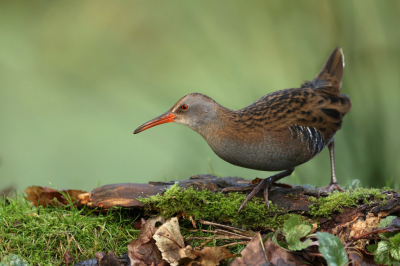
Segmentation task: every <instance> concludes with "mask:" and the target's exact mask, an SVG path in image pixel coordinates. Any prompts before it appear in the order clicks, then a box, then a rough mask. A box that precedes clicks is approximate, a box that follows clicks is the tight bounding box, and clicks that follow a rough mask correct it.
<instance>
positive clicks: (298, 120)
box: [233, 48, 351, 141]
mask: <svg viewBox="0 0 400 266" xmlns="http://www.w3.org/2000/svg"><path fill="white" fill-rule="evenodd" d="M343 65H344V58H343V54H342V51H341V49H340V48H336V49H335V50H334V51H333V52H332V53H331V55H330V56H329V58H328V60H327V61H326V62H325V64H324V66H323V67H322V70H321V72H320V73H319V74H318V75H317V76H316V77H315V78H314V80H313V81H311V82H305V83H304V84H303V85H302V87H301V88H297V89H286V90H281V91H276V92H273V93H270V94H267V95H265V96H263V97H261V98H260V99H258V100H257V101H256V102H254V103H253V104H251V105H249V106H247V107H245V108H243V109H241V110H238V111H237V112H235V116H234V117H233V119H234V121H235V122H237V123H236V125H237V126H238V127H240V128H241V129H242V130H253V129H254V128H260V127H261V128H263V129H264V130H281V129H283V128H288V127H292V126H295V125H297V126H301V127H309V128H315V129H316V130H318V131H319V132H321V133H322V135H323V137H324V140H325V141H329V140H330V139H331V138H332V137H333V135H334V134H335V132H336V131H337V130H339V129H340V127H341V125H342V119H343V116H344V115H345V114H346V113H348V112H349V111H350V109H351V101H350V98H349V97H348V96H347V95H346V94H340V88H341V84H342V76H343Z"/></svg>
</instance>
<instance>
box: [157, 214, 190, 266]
mask: <svg viewBox="0 0 400 266" xmlns="http://www.w3.org/2000/svg"><path fill="white" fill-rule="evenodd" d="M153 238H154V240H155V241H156V245H157V247H158V249H159V250H160V251H161V255H162V258H163V259H164V260H166V261H167V262H169V263H170V264H171V265H178V261H179V259H181V258H182V256H181V254H180V253H179V251H180V249H182V248H184V247H185V243H184V242H183V237H182V235H181V230H180V228H179V222H178V218H176V217H174V218H170V219H168V221H167V222H166V223H164V224H163V225H162V226H160V227H159V228H158V230H157V231H156V233H155V234H154V236H153Z"/></svg>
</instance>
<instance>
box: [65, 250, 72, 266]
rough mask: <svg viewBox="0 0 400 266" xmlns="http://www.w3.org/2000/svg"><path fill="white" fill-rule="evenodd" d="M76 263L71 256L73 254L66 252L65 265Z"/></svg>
mask: <svg viewBox="0 0 400 266" xmlns="http://www.w3.org/2000/svg"><path fill="white" fill-rule="evenodd" d="M73 261H74V258H73V257H72V256H71V252H70V251H69V250H67V251H65V253H64V263H65V265H67V266H68V265H69V264H70V263H72V262H73Z"/></svg>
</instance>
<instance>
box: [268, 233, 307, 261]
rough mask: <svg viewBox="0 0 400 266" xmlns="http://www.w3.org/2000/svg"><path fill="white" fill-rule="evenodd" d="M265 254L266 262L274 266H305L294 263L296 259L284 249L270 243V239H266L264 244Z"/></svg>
mask: <svg viewBox="0 0 400 266" xmlns="http://www.w3.org/2000/svg"><path fill="white" fill-rule="evenodd" d="M264 248H265V254H266V256H267V259H268V262H271V263H272V264H274V265H282V262H283V263H285V264H283V265H304V266H305V265H307V264H304V263H301V262H300V261H296V258H295V257H294V256H293V255H292V254H290V253H289V252H287V251H286V250H285V249H284V248H281V247H280V246H279V245H277V244H275V243H274V242H272V240H271V238H268V239H267V241H265V243H264Z"/></svg>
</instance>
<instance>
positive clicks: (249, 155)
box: [207, 125, 325, 171]
mask: <svg viewBox="0 0 400 266" xmlns="http://www.w3.org/2000/svg"><path fill="white" fill-rule="evenodd" d="M207 142H208V144H209V145H210V147H211V149H212V150H213V151H214V152H215V154H217V155H218V156H219V157H220V158H221V159H223V160H225V161H227V162H229V163H231V164H234V165H237V166H241V167H245V168H250V169H255V170H264V171H281V170H286V169H289V168H294V167H296V166H298V165H300V164H302V163H305V162H307V161H309V160H310V159H311V158H313V157H314V156H315V155H317V154H318V153H319V152H321V150H322V149H323V148H324V147H325V141H324V139H323V137H322V134H321V133H320V132H319V131H318V130H316V129H315V128H311V127H303V126H298V125H294V126H292V127H287V128H286V129H283V130H280V131H265V132H263V134H259V135H258V136H255V135H254V134H251V133H249V134H248V138H246V139H240V140H238V139H237V138H229V137H222V138H214V139H209V140H207Z"/></svg>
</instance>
